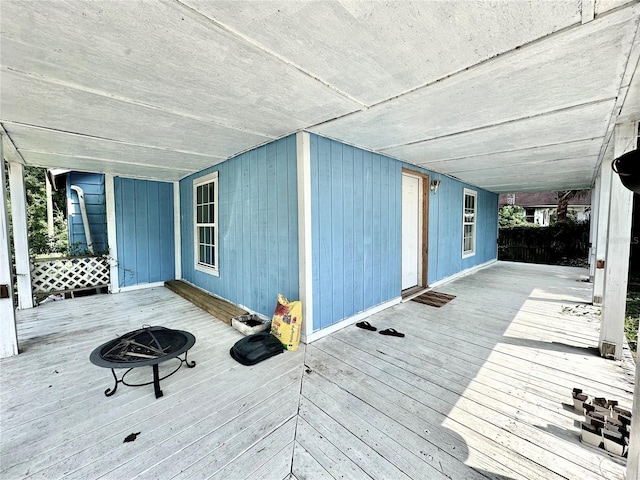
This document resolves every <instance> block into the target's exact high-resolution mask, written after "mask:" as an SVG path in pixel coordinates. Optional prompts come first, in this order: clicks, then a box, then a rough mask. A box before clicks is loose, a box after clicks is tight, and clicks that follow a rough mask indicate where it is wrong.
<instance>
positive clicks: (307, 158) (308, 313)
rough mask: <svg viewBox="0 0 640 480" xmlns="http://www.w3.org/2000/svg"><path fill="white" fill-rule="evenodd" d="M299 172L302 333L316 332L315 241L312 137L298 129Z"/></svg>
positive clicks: (299, 296)
mask: <svg viewBox="0 0 640 480" xmlns="http://www.w3.org/2000/svg"><path fill="white" fill-rule="evenodd" d="M296 155H297V172H298V262H299V266H298V271H299V275H298V298H299V299H300V301H302V319H303V321H302V332H301V336H302V337H306V336H307V335H312V334H313V245H312V241H311V238H312V236H311V227H312V222H311V137H310V135H309V133H308V132H298V133H296Z"/></svg>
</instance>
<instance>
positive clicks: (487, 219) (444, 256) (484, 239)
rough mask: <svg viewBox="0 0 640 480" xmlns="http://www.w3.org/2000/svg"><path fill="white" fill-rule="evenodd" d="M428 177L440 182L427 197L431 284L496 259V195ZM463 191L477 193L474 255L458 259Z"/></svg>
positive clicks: (448, 179)
mask: <svg viewBox="0 0 640 480" xmlns="http://www.w3.org/2000/svg"><path fill="white" fill-rule="evenodd" d="M408 168H414V167H408ZM426 173H429V172H426ZM430 175H431V177H430V178H431V179H440V181H441V182H442V183H441V184H440V187H439V188H438V192H437V194H435V195H434V194H433V193H430V194H429V232H428V233H429V263H428V267H427V270H428V272H427V277H428V283H430V284H431V283H434V282H436V281H438V280H442V279H444V278H447V277H450V276H451V275H455V274H456V273H458V272H461V271H463V270H466V269H468V268H471V267H474V266H476V265H481V264H483V263H486V262H488V261H490V260H494V259H496V256H497V248H498V247H497V235H498V195H497V194H495V193H491V192H487V191H486V190H482V189H480V188H478V187H474V186H473V185H469V184H466V183H462V182H459V181H457V180H454V179H452V178H449V177H445V176H442V175H439V174H435V173H430ZM465 188H468V189H470V190H473V191H475V192H476V193H477V207H476V212H477V219H476V253H475V255H472V256H470V257H467V258H462V208H463V202H464V189H465Z"/></svg>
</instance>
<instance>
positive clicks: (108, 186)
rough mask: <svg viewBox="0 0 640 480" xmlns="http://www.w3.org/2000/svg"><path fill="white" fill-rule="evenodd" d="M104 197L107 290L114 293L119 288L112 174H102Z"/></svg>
mask: <svg viewBox="0 0 640 480" xmlns="http://www.w3.org/2000/svg"><path fill="white" fill-rule="evenodd" d="M104 198H105V203H106V207H107V244H108V246H109V267H110V268H109V283H110V285H109V290H110V291H111V293H116V292H118V291H119V289H120V281H119V277H118V236H117V235H118V234H117V231H116V195H115V191H114V187H113V175H109V174H105V176H104Z"/></svg>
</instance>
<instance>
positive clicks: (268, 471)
mask: <svg viewBox="0 0 640 480" xmlns="http://www.w3.org/2000/svg"><path fill="white" fill-rule="evenodd" d="M294 443H295V442H291V443H290V444H288V445H286V446H285V447H284V448H282V449H281V450H280V451H279V452H276V453H275V454H274V455H273V457H271V460H269V461H268V462H267V463H265V464H264V465H262V466H261V467H260V468H258V469H257V470H255V471H254V472H251V474H250V475H249V476H247V477H246V478H245V480H287V479H289V478H292V477H291V473H290V472H291V463H292V459H293V445H294ZM240 478H242V477H240ZM294 480H295V479H294Z"/></svg>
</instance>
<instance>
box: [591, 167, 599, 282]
mask: <svg viewBox="0 0 640 480" xmlns="http://www.w3.org/2000/svg"><path fill="white" fill-rule="evenodd" d="M599 206H600V175H599V174H598V176H597V178H596V184H595V186H594V187H593V190H592V191H591V215H590V222H589V281H590V282H591V283H593V280H594V277H595V274H596V245H597V241H598V218H599V211H598V210H599Z"/></svg>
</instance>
